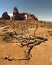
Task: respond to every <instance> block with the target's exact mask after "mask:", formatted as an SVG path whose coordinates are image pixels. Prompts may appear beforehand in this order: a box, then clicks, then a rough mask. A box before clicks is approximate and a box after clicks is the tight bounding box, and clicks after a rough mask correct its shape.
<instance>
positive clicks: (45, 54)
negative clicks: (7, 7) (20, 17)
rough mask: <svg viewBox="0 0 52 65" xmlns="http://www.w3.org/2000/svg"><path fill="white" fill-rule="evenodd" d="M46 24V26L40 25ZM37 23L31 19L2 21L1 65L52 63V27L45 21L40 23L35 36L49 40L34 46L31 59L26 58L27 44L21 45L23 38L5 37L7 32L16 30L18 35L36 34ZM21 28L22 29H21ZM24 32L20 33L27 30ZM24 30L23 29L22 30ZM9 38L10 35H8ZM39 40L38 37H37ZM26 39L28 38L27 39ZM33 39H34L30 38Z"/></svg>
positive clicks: (0, 26)
mask: <svg viewBox="0 0 52 65" xmlns="http://www.w3.org/2000/svg"><path fill="white" fill-rule="evenodd" d="M41 24H43V25H44V24H45V25H46V26H45V25H44V26H40V25H41ZM36 25H37V23H34V22H32V23H31V22H29V21H25V22H24V21H16V22H15V21H14V22H12V21H10V22H5V23H3V22H1V23H0V65H52V27H51V25H49V26H48V24H46V23H45V22H44V23H40V22H39V23H38V28H37V30H36V31H35V36H38V37H42V38H46V39H47V40H46V41H44V42H41V43H40V44H38V45H35V46H33V48H32V49H31V52H30V54H31V55H32V56H31V57H30V59H28V60H27V59H23V58H25V50H27V46H23V47H21V42H20V41H21V40H17V39H16V38H13V37H12V38H10V39H7V40H6V38H5V36H6V32H14V31H16V33H17V35H15V34H14V33H13V35H15V36H18V35H22V36H26V37H29V36H34V30H35V29H36ZM19 29H20V30H19ZM27 29H28V32H25V33H23V34H21V33H19V32H21V31H22V30H27ZM22 32H23V31H22ZM7 38H8V37H7ZM36 40H37V39H36ZM25 41H26V40H25ZM30 41H32V40H30Z"/></svg>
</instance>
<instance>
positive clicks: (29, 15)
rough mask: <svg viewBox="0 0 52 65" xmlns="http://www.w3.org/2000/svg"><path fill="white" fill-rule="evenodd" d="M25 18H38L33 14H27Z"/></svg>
mask: <svg viewBox="0 0 52 65" xmlns="http://www.w3.org/2000/svg"><path fill="white" fill-rule="evenodd" d="M27 19H30V20H38V18H37V17H36V16H34V15H33V14H28V16H27Z"/></svg>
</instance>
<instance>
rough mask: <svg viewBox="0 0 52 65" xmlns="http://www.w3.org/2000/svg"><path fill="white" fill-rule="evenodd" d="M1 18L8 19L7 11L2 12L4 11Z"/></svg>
mask: <svg viewBox="0 0 52 65" xmlns="http://www.w3.org/2000/svg"><path fill="white" fill-rule="evenodd" d="M2 19H4V20H10V16H9V15H8V13H7V12H4V13H3V14H2Z"/></svg>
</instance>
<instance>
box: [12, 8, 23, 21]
mask: <svg viewBox="0 0 52 65" xmlns="http://www.w3.org/2000/svg"><path fill="white" fill-rule="evenodd" d="M13 20H23V17H22V16H21V15H20V13H19V12H18V9H17V7H14V9H13Z"/></svg>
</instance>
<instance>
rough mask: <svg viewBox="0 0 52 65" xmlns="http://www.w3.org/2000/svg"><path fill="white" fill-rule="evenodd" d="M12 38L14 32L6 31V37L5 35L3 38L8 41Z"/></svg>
mask: <svg viewBox="0 0 52 65" xmlns="http://www.w3.org/2000/svg"><path fill="white" fill-rule="evenodd" d="M12 38H13V33H12V32H6V33H5V35H4V37H3V40H4V41H6V42H10V41H11V39H12Z"/></svg>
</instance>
